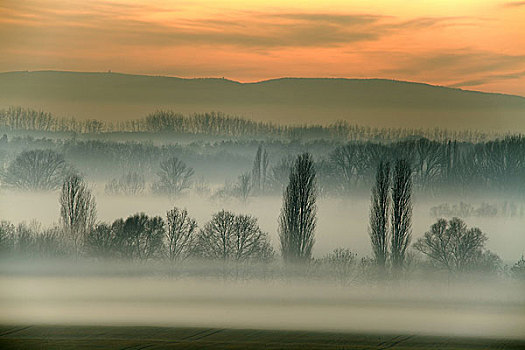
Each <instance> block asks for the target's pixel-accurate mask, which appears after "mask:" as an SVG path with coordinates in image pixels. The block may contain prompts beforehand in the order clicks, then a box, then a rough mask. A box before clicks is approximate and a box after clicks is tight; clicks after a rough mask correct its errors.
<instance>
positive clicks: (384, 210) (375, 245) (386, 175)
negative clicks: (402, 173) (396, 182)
mask: <svg viewBox="0 0 525 350" xmlns="http://www.w3.org/2000/svg"><path fill="white" fill-rule="evenodd" d="M389 216H390V163H388V162H386V163H385V162H380V163H379V166H378V167H377V173H376V183H375V185H374V187H373V188H372V198H371V206H370V231H369V232H370V240H371V243H372V252H373V253H374V257H375V260H376V262H377V264H378V265H379V266H380V267H381V268H383V269H384V268H385V264H386V261H387V258H388V238H389V232H388V229H389Z"/></svg>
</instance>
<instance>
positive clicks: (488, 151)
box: [330, 136, 525, 191]
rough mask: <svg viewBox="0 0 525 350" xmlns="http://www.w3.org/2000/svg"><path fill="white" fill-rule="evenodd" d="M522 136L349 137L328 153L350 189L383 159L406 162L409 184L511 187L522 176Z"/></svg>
mask: <svg viewBox="0 0 525 350" xmlns="http://www.w3.org/2000/svg"><path fill="white" fill-rule="evenodd" d="M524 155H525V138H523V137H521V136H516V137H507V138H505V139H501V140H495V141H488V142H484V143H478V144H471V143H459V142H457V141H448V142H435V141H430V140H428V139H424V138H420V139H416V140H410V141H402V142H395V143H392V144H389V145H385V144H378V143H370V142H366V143H349V144H347V145H344V146H341V147H338V148H336V149H335V150H334V152H333V153H332V154H331V155H330V160H331V163H332V164H333V165H334V167H335V169H337V171H336V172H335V174H336V176H339V177H340V178H341V180H342V181H341V182H340V184H341V186H342V187H343V188H345V189H352V188H356V187H359V186H360V185H366V184H368V183H370V180H371V179H372V178H373V173H374V171H375V169H376V168H377V166H378V165H379V163H380V162H381V161H383V160H386V161H391V162H392V161H394V160H395V159H397V158H403V159H405V160H406V161H407V162H408V163H409V164H410V166H411V168H412V175H413V179H414V180H413V181H414V184H416V185H417V186H418V187H420V188H426V189H431V190H432V189H434V190H435V189H436V188H438V187H439V188H443V187H453V188H462V189H472V188H476V187H483V188H484V189H494V190H504V191H514V190H516V189H518V188H521V187H520V184H521V182H522V179H523V177H524V176H525V156H524Z"/></svg>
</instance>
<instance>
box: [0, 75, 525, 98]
mask: <svg viewBox="0 0 525 350" xmlns="http://www.w3.org/2000/svg"><path fill="white" fill-rule="evenodd" d="M9 73H80V74H114V75H128V76H141V77H152V78H171V79H180V80H223V81H227V82H231V83H235V84H242V85H248V84H259V83H265V82H270V81H278V80H286V79H304V80H384V81H391V82H397V83H405V84H417V85H426V86H430V87H434V88H444V89H451V90H458V91H463V92H473V93H480V94H491V95H503V96H513V97H519V98H525V96H522V95H518V94H510V93H504V92H493V91H482V90H470V89H463V88H460V87H453V86H447V85H439V84H434V83H428V82H421V81H412V80H400V79H394V78H379V77H368V78H349V77H298V76H282V77H276V78H268V79H262V80H253V81H239V80H234V79H230V78H226V77H213V76H208V77H181V76H175V75H162V74H144V73H143V74H140V73H125V72H118V71H113V70H111V69H109V70H107V71H76V70H57V69H37V70H13V71H2V72H0V74H9Z"/></svg>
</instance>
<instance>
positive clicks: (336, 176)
mask: <svg viewBox="0 0 525 350" xmlns="http://www.w3.org/2000/svg"><path fill="white" fill-rule="evenodd" d="M33 144H34V146H33V147H35V146H37V145H39V142H37V141H36V140H35V141H34V142H33ZM10 145H11V142H8V144H7V147H5V148H3V149H2V152H0V157H4V159H5V163H4V166H3V168H4V169H3V171H2V173H3V176H2V177H3V179H4V182H5V183H6V184H10V183H12V184H13V186H16V187H18V188H25V189H35V188H41V189H47V188H48V187H49V186H50V185H49V184H46V182H49V180H48V178H49V177H50V178H55V180H52V181H51V187H57V186H59V184H58V185H57V181H56V178H59V179H60V176H61V174H63V173H67V169H66V168H67V166H66V160H67V161H68V162H69V163H70V164H72V165H74V166H75V168H77V169H79V170H80V171H83V172H86V173H88V172H89V174H90V176H97V175H98V176H102V174H103V175H104V177H107V176H108V173H109V174H112V175H111V177H114V176H115V175H116V174H115V173H117V170H118V173H120V174H121V172H122V170H124V172H125V173H131V172H134V173H137V174H142V175H143V176H144V177H146V178H148V177H151V178H153V177H154V176H155V175H159V174H155V169H158V167H159V164H160V168H161V169H159V170H158V171H157V173H159V172H160V173H161V174H160V175H159V178H161V180H160V181H159V183H158V184H157V185H158V186H157V185H156V186H155V189H156V190H158V191H164V190H165V189H166V186H171V185H169V182H170V181H171V180H170V179H174V178H175V177H173V176H176V177H177V178H178V179H180V182H176V183H173V184H172V185H173V186H172V187H173V188H174V191H175V192H178V191H179V190H180V186H181V185H182V186H183V187H187V184H188V181H187V179H188V178H191V176H192V175H193V171H192V170H190V167H189V166H186V165H185V164H184V163H181V162H182V159H184V160H185V162H187V163H189V164H192V166H195V167H196V165H194V164H197V165H200V166H201V168H203V169H215V168H222V169H224V168H226V169H232V170H231V173H232V175H234V174H235V173H237V174H238V172H237V170H235V169H243V168H244V169H247V168H248V167H249V166H250V164H249V163H248V162H249V161H246V159H249V158H250V156H251V155H252V154H253V153H251V152H254V151H255V157H254V158H252V159H253V161H252V164H251V170H249V171H248V172H246V173H243V174H242V175H241V176H242V179H240V181H239V182H240V183H242V184H246V185H249V186H244V187H242V190H243V191H241V192H242V193H246V192H248V193H249V194H251V195H257V194H260V193H269V192H270V193H271V192H273V193H279V192H281V191H282V189H283V188H284V186H286V183H287V181H288V174H289V170H290V168H291V166H292V163H293V160H294V157H295V156H296V155H297V154H300V153H301V151H302V150H304V148H305V147H307V148H309V149H313V150H314V151H315V152H313V154H316V157H315V158H316V162H315V166H316V169H317V175H318V184H319V189H320V190H321V191H322V192H323V193H344V192H351V191H355V190H361V189H363V188H369V186H371V185H372V184H373V181H374V174H375V170H376V168H377V166H378V165H379V163H380V162H381V161H385V162H390V163H393V162H394V161H395V160H396V159H397V158H403V159H405V160H406V161H407V162H408V163H409V165H410V167H411V169H412V179H413V180H412V181H413V185H414V187H415V188H416V189H423V190H425V191H430V192H432V193H437V192H438V191H441V190H444V189H450V190H460V191H473V190H476V189H479V188H483V189H484V190H485V191H486V190H494V191H503V192H509V193H522V192H523V190H522V188H523V186H521V183H522V179H523V178H524V177H525V161H524V159H525V139H524V138H522V137H514V138H506V139H503V140H496V141H490V142H485V143H479V144H471V143H458V142H445V143H443V142H434V141H430V140H428V139H417V140H409V141H402V142H394V143H390V144H381V143H373V142H352V143H348V144H345V145H339V146H337V144H335V143H323V144H315V145H314V144H312V145H310V144H309V145H305V144H283V143H278V144H274V143H265V144H258V143H255V144H249V145H248V144H226V143H217V144H213V145H195V144H192V145H187V146H180V145H179V146H173V145H171V146H154V145H152V144H146V143H118V142H102V141H65V142H63V143H61V142H58V141H56V142H53V141H46V145H48V146H49V147H47V148H46V149H45V150H42V149H40V150H38V149H37V150H35V149H31V150H28V151H22V152H14V146H13V151H10V150H11V147H10ZM248 146H249V147H248ZM50 148H54V150H50ZM11 152H12V153H11ZM27 152H31V153H27ZM324 154H328V156H324ZM10 159H11V160H10ZM9 160H10V161H9ZM190 161H191V162H190ZM185 168H186V169H185ZM247 170H248V169H247ZM178 172H180V177H179V176H178V175H176V174H177V173H178ZM20 181H23V182H25V183H18V182H20ZM177 181H179V180H177ZM152 182H153V181H152ZM115 185H118V183H115ZM177 188H178V189H177Z"/></svg>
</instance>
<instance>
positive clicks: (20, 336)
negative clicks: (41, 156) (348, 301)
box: [0, 326, 525, 349]
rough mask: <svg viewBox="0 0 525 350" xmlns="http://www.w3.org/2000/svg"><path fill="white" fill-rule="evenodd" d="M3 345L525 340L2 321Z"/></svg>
mask: <svg viewBox="0 0 525 350" xmlns="http://www.w3.org/2000/svg"><path fill="white" fill-rule="evenodd" d="M0 349H525V341H523V340H503V339H483V338H460V337H457V338H456V337H428V336H416V335H373V334H351V333H328V332H301V331H270V330H234V329H217V328H166V327H84V326H82V327H80V326H29V327H28V326H24V327H15V326H11V327H9V326H0Z"/></svg>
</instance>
